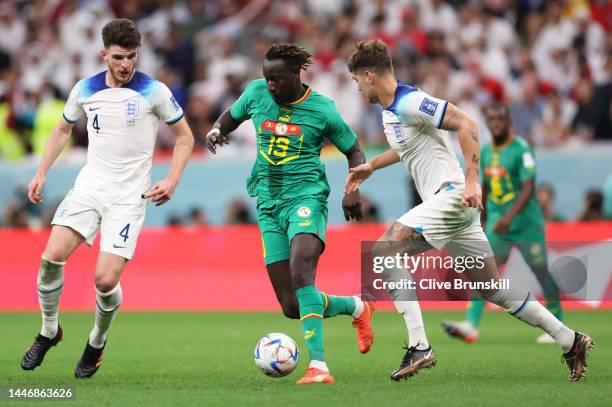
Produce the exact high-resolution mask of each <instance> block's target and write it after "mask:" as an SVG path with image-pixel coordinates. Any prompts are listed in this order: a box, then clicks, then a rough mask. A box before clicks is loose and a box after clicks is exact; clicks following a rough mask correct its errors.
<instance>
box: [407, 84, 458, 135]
mask: <svg viewBox="0 0 612 407" xmlns="http://www.w3.org/2000/svg"><path fill="white" fill-rule="evenodd" d="M446 105H447V102H446V101H445V100H442V99H438V98H435V97H433V96H430V95H428V94H427V93H425V92H423V91H420V90H417V91H414V92H410V93H408V94H407V95H405V96H404V97H403V98H402V100H401V101H400V102H399V103H398V106H397V109H398V112H397V113H399V116H400V120H401V122H402V123H403V124H405V125H407V126H413V127H416V126H423V125H425V126H434V127H436V128H438V129H439V128H440V126H441V125H442V120H443V119H444V113H445V112H446Z"/></svg>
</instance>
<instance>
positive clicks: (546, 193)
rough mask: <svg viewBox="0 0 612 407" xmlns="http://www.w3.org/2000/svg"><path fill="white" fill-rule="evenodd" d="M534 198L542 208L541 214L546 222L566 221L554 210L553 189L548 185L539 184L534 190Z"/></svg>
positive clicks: (563, 216)
mask: <svg viewBox="0 0 612 407" xmlns="http://www.w3.org/2000/svg"><path fill="white" fill-rule="evenodd" d="M536 198H538V202H539V203H540V207H541V208H542V214H543V215H544V219H545V220H546V221H547V222H561V221H565V220H567V218H566V217H565V215H563V214H562V213H560V212H557V211H556V210H555V189H554V188H553V186H552V185H550V184H541V185H540V186H538V189H537V190H536Z"/></svg>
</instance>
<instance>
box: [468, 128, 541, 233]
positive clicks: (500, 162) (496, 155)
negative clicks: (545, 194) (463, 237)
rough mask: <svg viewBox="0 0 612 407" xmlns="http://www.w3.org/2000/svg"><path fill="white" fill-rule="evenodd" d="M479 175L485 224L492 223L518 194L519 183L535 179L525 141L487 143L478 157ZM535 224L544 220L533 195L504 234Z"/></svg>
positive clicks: (529, 147)
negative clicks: (484, 194) (484, 196)
mask: <svg viewBox="0 0 612 407" xmlns="http://www.w3.org/2000/svg"><path fill="white" fill-rule="evenodd" d="M480 173H481V174H483V177H484V182H485V183H486V186H487V189H488V195H487V202H486V209H487V223H488V222H495V221H496V220H497V219H499V217H501V216H502V215H503V214H504V213H505V212H506V211H508V210H509V209H510V207H512V205H514V203H515V202H516V200H517V199H518V197H519V195H520V193H521V184H522V183H523V182H524V181H526V180H529V179H532V178H534V177H535V175H536V165H535V159H534V156H533V150H532V148H531V146H529V144H527V142H526V141H525V140H523V139H522V138H520V137H516V136H515V137H513V139H512V140H510V141H509V142H507V143H506V144H505V145H503V146H499V147H496V146H494V145H493V144H492V143H489V144H487V145H485V146H484V147H483V148H482V152H481V154H480ZM536 223H537V224H542V223H544V217H543V215H542V210H541V208H540V204H539V203H538V201H537V199H536V197H535V193H534V194H533V195H532V196H531V197H530V198H529V201H528V202H527V205H526V206H525V207H524V208H523V210H522V211H521V212H519V213H518V214H517V215H516V216H515V218H514V220H513V222H512V225H510V228H509V231H508V232H509V233H514V232H520V231H522V230H524V229H525V228H526V227H528V226H533V224H536Z"/></svg>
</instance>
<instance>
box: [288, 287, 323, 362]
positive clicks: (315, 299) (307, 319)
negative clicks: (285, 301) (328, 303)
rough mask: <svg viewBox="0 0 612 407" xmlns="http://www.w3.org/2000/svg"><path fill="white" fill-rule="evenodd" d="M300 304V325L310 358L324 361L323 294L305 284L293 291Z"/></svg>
mask: <svg viewBox="0 0 612 407" xmlns="http://www.w3.org/2000/svg"><path fill="white" fill-rule="evenodd" d="M295 296H296V297H297V300H298V304H299V305H300V321H301V323H300V325H301V326H302V331H303V332H304V341H305V342H306V346H307V347H308V352H309V354H310V360H320V361H322V362H324V361H325V354H324V352H323V310H324V305H325V304H324V300H323V295H321V293H319V292H318V291H317V289H316V288H315V286H314V285H307V286H306V287H302V288H300V289H298V290H296V291H295Z"/></svg>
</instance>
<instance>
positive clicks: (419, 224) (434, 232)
mask: <svg viewBox="0 0 612 407" xmlns="http://www.w3.org/2000/svg"><path fill="white" fill-rule="evenodd" d="M464 189H465V185H463V184H460V185H454V184H448V185H445V186H444V187H443V188H441V189H440V192H438V193H437V194H435V195H434V196H433V197H432V198H430V199H428V200H427V201H424V202H423V203H422V204H420V205H417V206H415V207H414V208H412V209H411V210H410V211H408V212H406V213H405V214H404V215H402V216H401V217H400V218H399V219H398V220H397V222H398V223H401V224H402V225H405V226H408V227H410V228H412V229H414V230H415V231H416V232H418V233H421V234H422V235H423V237H424V238H425V240H426V241H427V243H429V244H430V245H431V246H433V247H434V248H436V249H438V250H439V249H441V248H442V247H444V246H446V247H447V248H448V252H449V254H450V255H451V256H453V257H457V256H473V257H476V256H478V257H483V258H487V257H492V256H493V252H492V251H491V246H490V245H489V242H488V240H487V237H486V235H485V233H484V231H483V230H482V226H481V225H480V214H479V212H478V210H477V209H476V208H469V207H466V206H463V204H462V203H461V196H462V194H463V191H464Z"/></svg>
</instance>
